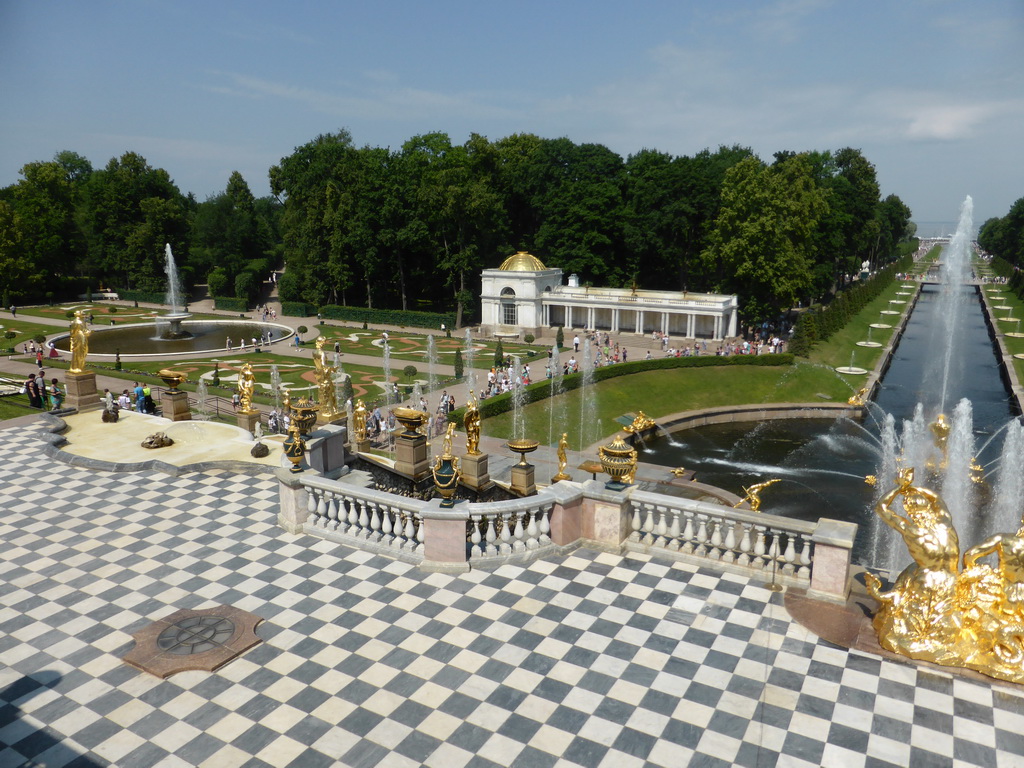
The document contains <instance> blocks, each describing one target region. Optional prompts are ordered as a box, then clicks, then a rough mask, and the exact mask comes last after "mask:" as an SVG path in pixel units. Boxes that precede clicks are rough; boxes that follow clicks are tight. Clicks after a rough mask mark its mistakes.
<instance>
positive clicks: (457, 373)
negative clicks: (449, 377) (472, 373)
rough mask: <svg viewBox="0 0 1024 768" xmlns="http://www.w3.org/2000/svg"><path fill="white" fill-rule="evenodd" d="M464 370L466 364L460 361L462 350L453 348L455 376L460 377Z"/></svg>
mask: <svg viewBox="0 0 1024 768" xmlns="http://www.w3.org/2000/svg"><path fill="white" fill-rule="evenodd" d="M465 372H466V364H465V363H464V362H463V361H462V350H461V349H456V350H455V378H456V379H461V378H462V376H463V374H464V373H465Z"/></svg>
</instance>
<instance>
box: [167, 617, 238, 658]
mask: <svg viewBox="0 0 1024 768" xmlns="http://www.w3.org/2000/svg"><path fill="white" fill-rule="evenodd" d="M234 633H235V625H234V623H233V622H232V621H231V620H230V619H225V618H224V617H222V616H190V617H188V618H187V619H182V620H181V621H179V622H177V623H176V624H172V625H171V626H169V627H168V628H167V629H165V630H164V631H163V632H161V633H160V636H159V637H158V638H157V641H156V644H157V647H158V648H159V649H160V650H161V651H164V652H166V653H173V654H174V655H175V656H191V655H192V654H195V653H206V652H207V651H212V650H214V649H216V648H220V647H221V646H222V645H224V643H226V642H227V641H228V640H230V639H231V636H232V635H233V634H234Z"/></svg>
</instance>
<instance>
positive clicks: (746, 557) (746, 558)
mask: <svg viewBox="0 0 1024 768" xmlns="http://www.w3.org/2000/svg"><path fill="white" fill-rule="evenodd" d="M740 525H742V526H743V537H742V538H741V539H740V556H739V557H738V558H736V562H738V563H739V564H740V565H750V555H751V553H752V552H753V549H754V543H753V541H751V539H750V526H749V525H747V524H746V523H740Z"/></svg>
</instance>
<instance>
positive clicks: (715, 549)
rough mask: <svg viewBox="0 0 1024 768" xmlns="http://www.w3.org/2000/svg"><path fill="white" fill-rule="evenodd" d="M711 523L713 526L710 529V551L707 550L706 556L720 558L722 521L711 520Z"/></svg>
mask: <svg viewBox="0 0 1024 768" xmlns="http://www.w3.org/2000/svg"><path fill="white" fill-rule="evenodd" d="M711 524H712V525H713V526H714V527H713V528H712V531H711V551H710V552H708V557H709V558H710V559H711V560H720V559H721V557H722V521H721V520H712V521H711Z"/></svg>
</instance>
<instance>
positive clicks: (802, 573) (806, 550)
mask: <svg viewBox="0 0 1024 768" xmlns="http://www.w3.org/2000/svg"><path fill="white" fill-rule="evenodd" d="M800 539H801V541H802V542H803V547H802V548H801V549H800V568H799V569H798V570H797V572H796V575H797V576H798V577H800V578H801V579H809V578H811V541H810V539H808V538H807V537H806V536H804V535H803V534H801V535H800Z"/></svg>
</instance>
